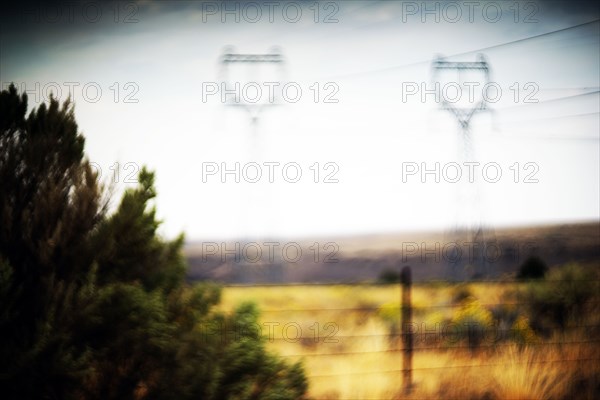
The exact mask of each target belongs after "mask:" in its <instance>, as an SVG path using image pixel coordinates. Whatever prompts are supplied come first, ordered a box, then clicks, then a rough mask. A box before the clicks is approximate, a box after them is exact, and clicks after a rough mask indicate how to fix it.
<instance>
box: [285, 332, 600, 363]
mask: <svg viewBox="0 0 600 400" xmlns="http://www.w3.org/2000/svg"><path fill="white" fill-rule="evenodd" d="M391 336H393V337H397V338H398V339H400V335H391ZM598 342H600V339H596V340H579V341H570V342H541V343H528V344H527V346H534V347H537V346H563V345H565V346H568V345H578V344H590V343H598ZM515 345H516V344H515V343H514V342H510V343H498V344H490V345H479V346H477V347H476V348H477V350H485V349H495V348H499V347H511V346H515ZM472 348H473V347H472V346H469V345H468V344H467V345H458V346H452V345H449V346H426V347H420V346H415V348H414V350H415V351H428V350H471V349H472ZM402 351H404V349H401V348H400V349H387V350H370V351H339V352H330V353H303V354H283V355H279V357H283V358H302V357H327V356H346V355H363V354H378V353H399V352H402Z"/></svg>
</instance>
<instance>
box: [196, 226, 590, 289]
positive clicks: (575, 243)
mask: <svg viewBox="0 0 600 400" xmlns="http://www.w3.org/2000/svg"><path fill="white" fill-rule="evenodd" d="M452 237H453V236H452V235H450V234H444V233H442V232H414V233H398V234H382V235H367V236H347V237H338V238H315V239H314V240H307V239H306V238H305V239H302V240H270V239H265V240H257V241H255V242H241V241H240V242H233V241H232V242H227V243H224V242H222V241H212V242H211V241H203V242H189V243H187V244H186V246H185V248H184V252H185V256H186V257H187V259H188V262H189V265H190V269H189V272H188V278H189V280H192V281H197V280H212V281H217V282H222V283H225V284H286V283H356V282H369V281H376V280H377V279H378V278H379V276H380V275H381V274H382V272H384V271H386V270H393V271H399V269H400V268H401V267H402V266H404V265H410V266H411V267H412V270H413V279H414V280H415V281H426V280H440V279H452V280H469V279H484V280H485V279H501V278H510V277H511V276H514V274H515V272H516V271H517V269H518V267H519V266H520V265H521V263H522V262H523V261H524V260H525V259H526V258H527V257H529V256H532V255H537V256H539V257H541V258H542V259H543V260H544V261H545V262H546V263H547V264H548V265H549V266H551V267H552V266H554V265H560V264H564V263H567V262H580V263H584V264H591V265H596V266H600V224H599V223H597V222H595V223H578V224H563V225H549V226H536V227H525V228H522V227H521V228H508V229H500V230H496V231H495V232H488V233H487V237H490V238H492V239H493V240H490V242H489V245H488V249H487V255H486V256H485V260H486V262H485V264H482V265H476V264H477V263H476V262H473V261H472V260H473V257H469V251H470V250H472V249H471V248H470V247H469V245H467V246H462V247H461V253H460V257H458V258H457V257H456V254H458V253H452V251H451V250H453V249H456V245H455V244H454V243H455V241H454V240H453V239H451V238H452ZM452 254H454V256H453V255H452ZM453 257H454V259H458V261H457V262H454V263H452V262H451V261H452V260H453Z"/></svg>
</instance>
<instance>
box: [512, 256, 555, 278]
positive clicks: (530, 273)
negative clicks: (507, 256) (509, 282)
mask: <svg viewBox="0 0 600 400" xmlns="http://www.w3.org/2000/svg"><path fill="white" fill-rule="evenodd" d="M546 272H548V266H547V265H546V263H545V262H544V261H543V260H542V259H541V258H540V257H537V256H531V257H529V258H527V259H526V260H525V261H524V262H523V264H521V266H520V267H519V272H518V274H517V279H519V280H529V279H542V278H544V276H546Z"/></svg>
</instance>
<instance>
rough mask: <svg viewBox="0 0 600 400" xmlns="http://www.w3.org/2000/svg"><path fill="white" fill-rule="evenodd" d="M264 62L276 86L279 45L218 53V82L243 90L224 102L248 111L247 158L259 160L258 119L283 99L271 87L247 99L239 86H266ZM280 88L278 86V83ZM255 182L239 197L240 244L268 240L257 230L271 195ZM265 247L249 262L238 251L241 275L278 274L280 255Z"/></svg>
mask: <svg viewBox="0 0 600 400" xmlns="http://www.w3.org/2000/svg"><path fill="white" fill-rule="evenodd" d="M267 66H269V67H275V71H271V73H270V74H267V75H268V78H269V79H268V84H269V85H271V87H274V86H276V87H279V86H280V85H281V83H282V82H283V81H284V80H285V61H284V58H283V55H282V53H281V51H280V49H279V48H277V47H272V48H271V49H270V51H269V52H268V53H263V54H247V53H246V54H244V53H236V52H235V51H234V49H233V48H232V47H226V48H225V49H224V50H223V54H222V55H221V57H220V71H219V78H220V81H221V84H222V85H223V86H224V90H227V91H228V92H229V93H231V91H233V92H235V91H236V89H238V90H240V91H241V93H238V94H242V95H241V96H238V95H236V96H235V97H234V99H231V98H230V97H227V96H226V97H225V99H226V102H225V104H226V105H227V106H231V107H237V108H241V109H243V110H245V111H246V112H248V115H249V117H250V127H251V132H250V135H249V137H248V140H247V142H246V148H247V152H246V156H247V158H248V160H249V161H253V162H257V163H259V164H260V160H261V157H262V154H261V153H262V152H261V149H262V147H263V145H264V143H263V138H261V137H260V131H259V120H260V118H261V117H262V114H263V113H264V111H265V110H266V109H267V108H271V107H274V106H277V105H280V104H282V102H281V99H280V96H279V95H278V91H277V90H273V93H275V95H274V96H271V94H272V93H270V92H269V93H268V94H267V95H265V93H262V96H261V98H260V99H259V100H258V101H249V99H248V98H246V97H245V96H244V95H243V93H244V88H243V87H241V86H242V85H252V86H254V87H259V88H260V89H261V90H263V91H264V89H269V87H268V86H264V84H265V82H264V81H263V80H261V76H260V75H261V67H267ZM235 67H244V68H243V70H244V71H243V72H245V73H244V74H240V73H239V72H240V71H238V74H237V76H236V73H235V71H233V70H234V69H235ZM242 75H243V76H242ZM234 78H236V79H234ZM265 81H266V80H265ZM236 85H237V87H236ZM232 86H233V87H232ZM279 90H281V88H280V87H279ZM256 185H257V184H252V186H251V187H250V191H249V193H248V196H247V197H246V198H242V199H240V201H241V207H242V220H243V221H242V225H245V226H244V228H245V229H244V231H245V235H246V238H245V239H244V240H243V243H241V246H244V244H245V243H246V244H247V243H250V242H252V241H256V243H257V244H258V245H260V246H261V247H262V246H263V243H264V242H265V241H268V240H265V239H264V236H263V234H262V233H261V232H260V228H261V227H263V229H264V225H266V223H267V221H268V220H269V219H270V218H269V217H268V216H265V215H260V214H261V213H260V212H259V210H260V209H261V203H264V202H268V201H269V200H270V199H269V198H268V196H265V193H264V192H261V191H260V189H259V188H258V187H257V186H256ZM261 195H262V196H261ZM261 197H264V198H261ZM262 208H263V209H271V207H266V206H265V204H263V207H262ZM264 250H265V249H264V248H263V257H262V258H261V260H260V261H259V262H253V263H250V262H248V261H247V260H245V258H244V256H245V255H244V254H242V255H241V263H239V266H240V267H241V269H240V272H241V274H242V279H249V276H248V274H252V273H256V272H257V271H258V270H259V268H260V271H261V272H262V273H263V274H267V275H268V279H273V276H272V275H273V274H276V275H280V274H281V272H282V271H281V266H280V264H281V260H280V257H277V252H275V255H276V256H275V259H274V260H273V262H270V260H269V259H268V255H266V254H265V253H264ZM255 267H258V268H255Z"/></svg>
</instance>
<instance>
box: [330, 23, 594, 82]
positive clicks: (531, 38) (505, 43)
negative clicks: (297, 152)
mask: <svg viewBox="0 0 600 400" xmlns="http://www.w3.org/2000/svg"><path fill="white" fill-rule="evenodd" d="M598 22H600V19H595V20H592V21H589V22H584V23H582V24H578V25H573V26H569V27H566V28H562V29H557V30H554V31H550V32H545V33H541V34H538V35H533V36H528V37H525V38H521V39H516V40H512V41H509V42H504V43H499V44H495V45H492V46H487V47H482V48H479V49H474V50H469V51H466V52H462V53H457V54H453V55H451V56H448V58H452V57H460V56H464V55H469V54H472V53H479V52H484V51H487V50H492V49H497V48H501V47H504V46H510V45H514V44H517V43H522V42H525V41H528V40H533V39H538V38H540V37H544V36H549V35H554V34H556V33H560V32H566V31H569V30H572V29H577V28H581V27H583V26H587V25H591V24H595V23H598ZM430 62H431V60H423V61H415V62H412V63H408V64H402V65H395V66H391V67H384V68H379V69H373V70H367V71H360V72H352V73H349V74H340V75H334V76H330V77H326V78H323V79H340V78H351V77H356V76H361V75H371V74H378V73H383V72H389V71H394V70H397V69H402V68H408V67H415V66H418V65H422V64H429V63H430Z"/></svg>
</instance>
